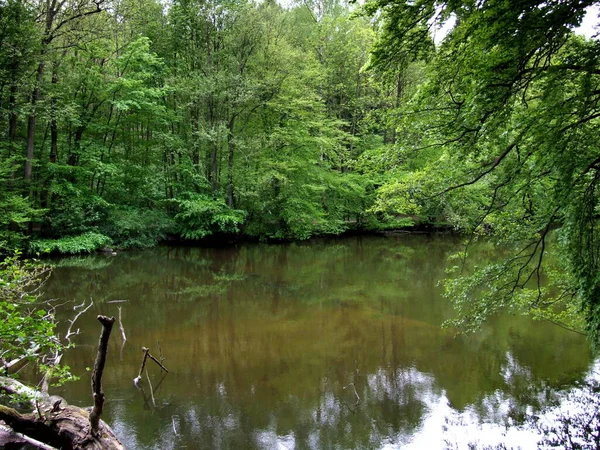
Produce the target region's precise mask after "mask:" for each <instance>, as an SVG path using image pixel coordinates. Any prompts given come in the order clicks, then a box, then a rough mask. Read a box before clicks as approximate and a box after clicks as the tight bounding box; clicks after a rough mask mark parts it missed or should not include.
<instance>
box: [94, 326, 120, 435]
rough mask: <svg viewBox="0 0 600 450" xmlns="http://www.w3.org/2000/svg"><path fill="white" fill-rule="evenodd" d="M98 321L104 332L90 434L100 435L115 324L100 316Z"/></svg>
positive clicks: (99, 354) (95, 375) (96, 364)
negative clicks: (104, 375)
mask: <svg viewBox="0 0 600 450" xmlns="http://www.w3.org/2000/svg"><path fill="white" fill-rule="evenodd" d="M98 321H99V322H100V323H101V324H102V332H101V333H100V341H99V342H98V354H97V355H96V362H95V363H94V372H93V373H92V394H93V396H94V408H93V409H92V412H91V413H90V434H91V435H92V436H97V435H98V424H99V423H100V415H101V414H102V408H103V407H104V392H103V391H102V372H103V371H104V365H105V363H106V352H107V351H108V339H109V338H110V332H111V330H112V327H113V324H114V323H115V318H114V317H110V318H109V317H106V316H98Z"/></svg>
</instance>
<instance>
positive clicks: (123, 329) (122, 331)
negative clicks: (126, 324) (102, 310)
mask: <svg viewBox="0 0 600 450" xmlns="http://www.w3.org/2000/svg"><path fill="white" fill-rule="evenodd" d="M117 309H118V310H119V328H120V329H121V336H123V343H125V341H127V336H125V328H123V322H122V321H121V307H120V306H118V307H117Z"/></svg>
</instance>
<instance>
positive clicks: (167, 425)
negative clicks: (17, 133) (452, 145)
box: [47, 236, 591, 449]
mask: <svg viewBox="0 0 600 450" xmlns="http://www.w3.org/2000/svg"><path fill="white" fill-rule="evenodd" d="M457 248H458V243H457V241H456V240H454V239H453V238H451V237H449V236H440V237H435V236H433V237H432V236H399V237H385V238H384V237H351V238H344V239H327V240H315V241H310V242H306V243H295V244H286V245H277V246H268V245H261V244H244V245H240V246H235V247H227V248H219V249H210V248H177V247H162V248H157V249H153V250H148V251H140V252H131V253H122V254H119V255H117V256H116V257H105V256H90V257H88V258H82V257H78V258H65V259H61V260H59V261H57V267H56V269H55V271H54V274H53V276H52V279H51V280H50V282H49V283H48V285H47V295H49V296H51V297H55V298H60V299H65V300H69V299H73V300H75V301H76V302H77V303H81V302H82V301H83V300H87V299H89V298H90V297H91V298H93V300H94V306H93V308H92V310H90V312H89V313H87V314H86V315H85V316H83V317H82V318H81V319H80V320H79V322H78V327H79V328H80V329H81V330H83V332H82V334H80V335H79V336H77V337H76V343H77V347H76V348H75V349H73V350H71V351H70V352H69V353H68V354H67V355H66V363H67V364H69V365H70V366H71V367H72V368H73V370H74V372H75V373H76V374H78V375H80V376H81V377H82V380H81V381H79V382H76V383H71V384H69V385H68V386H67V387H66V388H65V389H66V391H65V392H63V395H64V396H65V397H66V398H67V399H68V400H69V401H70V402H72V403H76V404H81V405H85V404H88V403H89V402H90V401H89V398H90V395H89V387H88V385H89V383H88V381H87V380H88V379H89V376H88V375H87V373H86V368H89V367H91V366H92V365H93V357H94V351H93V347H94V346H95V344H96V339H97V335H96V331H97V328H98V327H97V324H96V323H95V315H96V314H100V313H101V314H109V315H115V316H117V315H118V310H117V308H118V307H121V308H122V318H123V325H124V327H125V330H126V333H127V342H126V344H125V346H124V348H123V350H122V352H121V351H120V350H121V345H122V341H121V336H120V335H119V333H118V331H117V332H115V334H113V336H112V338H111V344H110V346H111V347H110V354H109V361H108V362H107V370H106V373H105V380H104V390H105V392H106V394H107V398H108V402H107V405H106V420H107V421H108V422H109V423H111V424H112V425H113V427H114V429H115V431H116V432H117V434H118V435H119V436H120V438H122V440H123V442H124V443H125V444H126V445H127V447H128V448H132V449H135V448H139V449H142V448H144V449H146V448H157V449H158V448H160V449H169V448H206V449H239V448H244V449H271V448H281V449H292V448H294V449H305V448H306V449H313V448H314V449H325V448H327V449H330V448H331V449H333V448H340V449H354V448H357V449H358V448H364V449H371V448H373V449H375V448H400V447H401V446H402V448H411V447H410V446H411V445H412V446H413V448H425V447H424V446H429V448H444V445H446V444H444V443H445V442H446V441H448V442H450V443H452V442H458V441H460V442H463V441H464V439H465V433H466V431H465V430H469V433H471V435H472V438H471V437H469V439H472V440H474V441H477V440H480V439H481V438H482V435H487V436H488V437H492V438H494V439H496V437H495V436H496V434H497V435H498V437H497V438H498V439H501V438H506V437H507V436H508V438H510V436H511V434H510V433H508V434H507V433H506V432H503V433H501V432H500V431H501V430H504V431H506V429H507V428H506V427H507V426H509V427H510V426H513V425H515V424H519V423H522V422H523V420H524V419H525V417H526V415H527V414H530V413H531V412H532V411H533V412H535V411H538V410H540V409H541V408H543V407H545V406H548V405H551V404H553V403H556V402H557V401H558V398H559V396H560V392H561V391H563V390H565V389H568V388H570V387H572V386H574V385H575V384H576V383H577V382H578V381H580V380H582V379H584V378H585V376H586V374H587V372H588V371H589V369H590V364H591V356H590V353H589V351H588V349H587V343H586V342H585V340H584V339H582V338H581V337H580V336H577V335H574V334H570V333H568V332H565V331H563V330H561V329H559V328H558V327H554V326H551V325H548V324H544V323H532V322H531V321H529V320H528V319H526V318H523V317H518V316H508V315H507V316H503V317H498V318H496V319H494V320H493V321H492V322H491V323H489V324H488V325H486V327H485V329H483V330H482V331H481V332H480V333H478V334H475V335H472V336H467V337H458V338H455V337H454V334H455V333H454V331H453V330H449V329H442V328H440V324H441V323H442V322H443V321H444V320H446V319H448V318H450V317H451V316H452V314H453V311H452V307H451V305H450V304H449V303H448V301H447V300H445V299H444V298H442V297H441V295H440V294H441V288H440V287H439V283H438V282H439V280H441V279H442V278H443V276H444V269H445V265H446V258H447V256H448V255H449V254H450V253H451V252H452V251H454V250H456V249H457ZM483 251H486V252H489V249H488V248H486V249H485V250H482V252H483ZM114 300H125V301H122V302H119V303H111V302H114ZM64 314H65V317H67V316H70V314H69V312H68V311H65V313H64ZM157 343H160V344H159V345H160V348H161V350H162V352H163V353H164V356H165V357H166V358H167V359H166V360H165V365H166V366H167V367H168V368H169V371H170V373H169V374H168V375H167V376H166V378H164V379H163V380H162V381H161V380H160V377H161V373H160V370H159V369H158V367H157V366H155V365H149V366H148V374H149V376H150V379H151V384H152V386H154V392H153V397H154V398H153V399H150V400H149V399H148V398H147V397H148V392H145V393H144V394H142V393H141V392H140V391H138V390H136V388H135V387H134V386H133V383H132V380H133V378H134V377H135V376H136V375H137V372H138V370H139V364H140V360H141V357H142V352H141V350H140V349H141V347H142V346H147V347H150V348H151V349H153V351H154V352H156V351H157V350H156V349H157ZM144 381H146V380H145V377H144ZM159 382H160V383H161V384H160V385H159ZM156 386H159V389H158V390H157V389H156ZM480 424H482V425H480ZM482 427H484V428H482ZM485 427H488V428H489V427H492V428H493V430H494V432H491V431H490V429H487V428H485ZM456 430H462V431H458V432H456ZM494 433H496V434H494ZM511 433H512V431H511ZM504 435H506V436H504ZM529 438H530V439H533V438H532V437H531V436H529ZM514 439H516V440H517V442H523V441H522V439H523V436H520V435H517V436H516V437H515V438H514ZM519 440H520V441H519ZM533 442H534V443H535V441H533ZM492 443H493V442H492Z"/></svg>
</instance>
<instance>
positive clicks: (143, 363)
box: [133, 347, 150, 388]
mask: <svg viewBox="0 0 600 450" xmlns="http://www.w3.org/2000/svg"><path fill="white" fill-rule="evenodd" d="M142 351H143V352H144V358H143V359H142V366H141V367H140V371H139V373H138V376H137V377H135V378H134V379H133V384H135V387H137V388H139V387H140V381H142V372H143V371H144V367H146V359H147V358H148V352H149V351H150V349H148V348H146V347H142Z"/></svg>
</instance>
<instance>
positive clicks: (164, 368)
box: [148, 353, 169, 373]
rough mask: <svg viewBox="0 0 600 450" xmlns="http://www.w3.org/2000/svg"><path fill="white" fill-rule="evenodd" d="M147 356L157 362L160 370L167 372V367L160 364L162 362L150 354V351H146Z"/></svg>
mask: <svg viewBox="0 0 600 450" xmlns="http://www.w3.org/2000/svg"><path fill="white" fill-rule="evenodd" d="M148 356H149V357H150V359H151V360H152V361H154V362H155V363H156V364H158V365H159V366H160V368H161V369H162V370H164V371H165V372H167V373H169V371H168V370H167V368H166V367H165V366H163V365H162V363H161V362H160V361H159V360H158V359H156V358H155V357H154V356H152V355H151V354H150V353H148Z"/></svg>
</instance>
